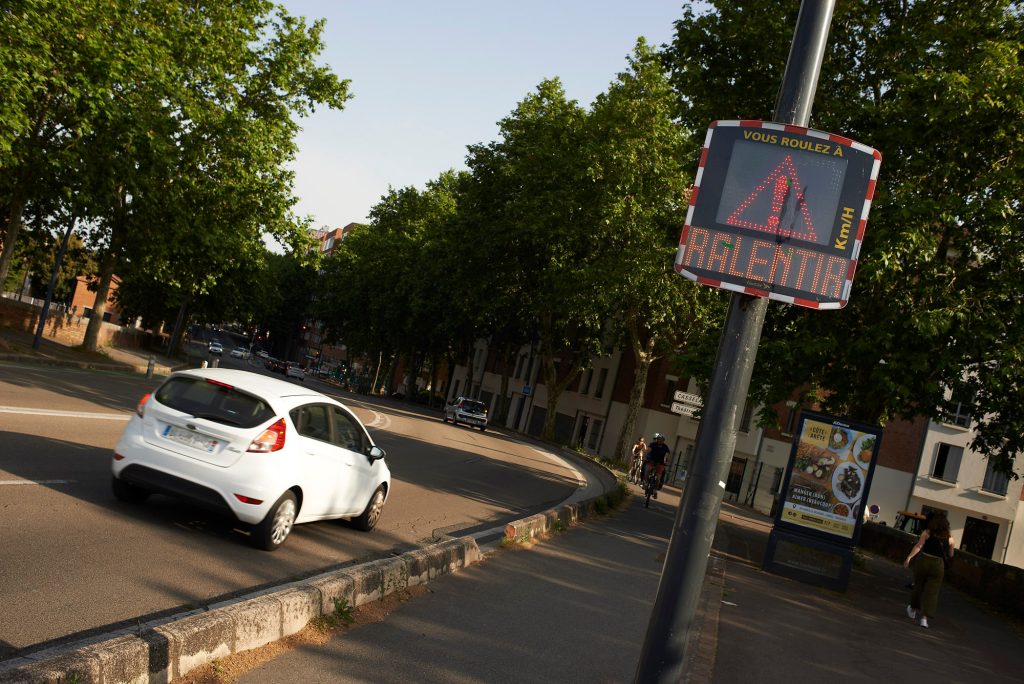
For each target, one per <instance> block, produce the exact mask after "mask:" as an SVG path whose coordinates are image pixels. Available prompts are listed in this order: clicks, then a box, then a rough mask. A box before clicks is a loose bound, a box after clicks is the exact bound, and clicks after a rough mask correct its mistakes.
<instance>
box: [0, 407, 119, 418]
mask: <svg viewBox="0 0 1024 684" xmlns="http://www.w3.org/2000/svg"><path fill="white" fill-rule="evenodd" d="M0 413H16V414H19V415H23V416H49V417H51V418H90V419H92V420H129V419H130V418H131V415H130V414H127V413H90V412H88V411H52V410H50V409H37V408H28V407H24V406H0Z"/></svg>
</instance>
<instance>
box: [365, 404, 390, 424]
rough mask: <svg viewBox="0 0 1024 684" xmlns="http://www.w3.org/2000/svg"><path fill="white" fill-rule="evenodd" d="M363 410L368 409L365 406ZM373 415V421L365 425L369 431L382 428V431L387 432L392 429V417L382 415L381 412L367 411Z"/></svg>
mask: <svg viewBox="0 0 1024 684" xmlns="http://www.w3.org/2000/svg"><path fill="white" fill-rule="evenodd" d="M363 408H366V407H365V406H364V407H363ZM366 410H367V411H369V412H370V413H372V414H373V420H371V421H370V422H369V423H364V425H366V427H367V429H369V428H380V429H381V430H387V429H388V428H389V427H391V417H390V416H388V415H385V414H383V413H381V412H380V411H374V410H373V409H366Z"/></svg>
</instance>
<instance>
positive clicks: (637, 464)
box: [629, 458, 644, 484]
mask: <svg viewBox="0 0 1024 684" xmlns="http://www.w3.org/2000/svg"><path fill="white" fill-rule="evenodd" d="M643 471H644V459H642V458H634V459H633V462H632V463H631V464H630V466H629V481H630V482H632V483H633V484H640V482H641V480H642V479H643Z"/></svg>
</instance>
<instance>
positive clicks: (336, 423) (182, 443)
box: [113, 368, 391, 551]
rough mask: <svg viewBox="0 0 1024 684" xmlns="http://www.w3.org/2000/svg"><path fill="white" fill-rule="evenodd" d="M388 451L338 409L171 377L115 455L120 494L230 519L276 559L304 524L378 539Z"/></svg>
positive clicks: (302, 393)
mask: <svg viewBox="0 0 1024 684" xmlns="http://www.w3.org/2000/svg"><path fill="white" fill-rule="evenodd" d="M384 456H385V454H384V451H383V450H382V449H381V448H380V447H378V446H376V445H375V444H374V443H373V440H372V439H371V438H370V435H369V433H368V432H367V431H366V428H365V427H364V426H363V424H362V423H361V422H360V421H359V419H358V418H357V417H356V416H355V414H353V413H352V412H351V411H350V410H349V409H348V408H346V407H345V406H344V405H343V404H341V403H340V402H338V401H336V400H334V399H332V398H330V397H328V396H326V395H323V394H320V393H319V392H315V391H312V390H307V389H304V388H300V387H298V386H296V385H294V384H291V383H288V382H285V381H283V380H280V379H277V378H272V377H267V376H265V375H259V374H256V373H250V372H248V371H243V370H233V369H226V368H204V369H191V370H184V371H178V372H177V373H173V374H172V375H171V376H170V377H168V378H167V380H165V381H164V383H163V384H162V385H160V387H158V388H157V389H156V391H154V392H153V393H152V394H147V395H146V396H144V397H143V398H142V400H141V401H139V405H138V407H137V408H136V410H135V415H133V416H132V418H131V420H129V422H128V426H127V427H126V428H125V431H124V434H123V435H122V436H121V439H120V441H118V443H117V446H116V447H115V448H114V458H113V489H114V495H115V496H116V497H117V498H118V499H121V500H122V501H128V502H133V503H141V502H142V501H145V500H146V498H147V497H149V495H150V494H154V493H159V494H167V495H171V496H175V497H180V498H184V499H189V500H191V501H193V502H197V503H199V504H202V505H206V506H208V507H211V508H214V509H217V510H222V511H224V510H226V511H229V512H230V513H231V514H232V515H234V517H236V518H237V519H238V520H240V521H241V522H242V523H245V524H248V525H250V526H251V528H252V536H251V539H252V543H253V545H255V546H257V547H259V548H262V549H266V550H268V551H273V550H275V549H277V548H278V547H279V546H280V545H281V544H282V543H283V542H284V540H285V539H286V538H287V537H288V535H289V533H290V532H291V530H292V526H293V525H294V524H296V523H304V522H310V521H314V520H328V519H333V518H345V519H349V520H350V521H351V524H352V525H353V526H354V527H356V528H358V529H361V530H367V531H368V530H371V529H373V528H374V527H375V526H376V524H377V521H378V520H379V519H380V515H381V511H382V510H383V508H384V502H385V501H386V500H387V497H388V492H389V491H390V489H391V472H390V471H389V469H388V467H387V464H386V463H385V462H384Z"/></svg>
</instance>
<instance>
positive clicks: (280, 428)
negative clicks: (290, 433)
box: [246, 418, 285, 454]
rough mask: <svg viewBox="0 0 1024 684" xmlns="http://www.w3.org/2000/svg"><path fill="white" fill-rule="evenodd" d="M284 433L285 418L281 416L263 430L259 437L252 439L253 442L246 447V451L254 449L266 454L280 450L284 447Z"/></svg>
mask: <svg viewBox="0 0 1024 684" xmlns="http://www.w3.org/2000/svg"><path fill="white" fill-rule="evenodd" d="M284 433H285V422H284V418H281V419H279V420H278V421H277V422H276V423H274V424H273V425H271V426H270V427H268V428H267V429H266V430H264V431H263V432H261V433H260V436H259V437H257V438H256V439H254V440H252V444H250V445H249V448H248V449H246V451H253V452H256V453H259V454H265V453H268V452H271V451H280V450H281V449H284Z"/></svg>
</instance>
